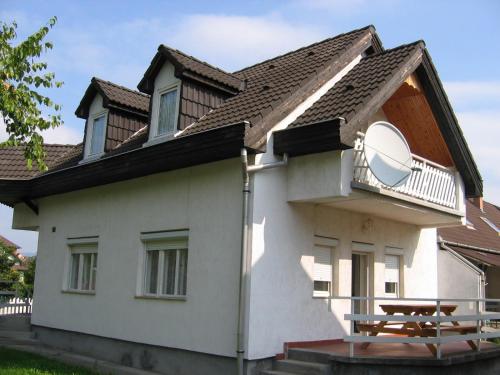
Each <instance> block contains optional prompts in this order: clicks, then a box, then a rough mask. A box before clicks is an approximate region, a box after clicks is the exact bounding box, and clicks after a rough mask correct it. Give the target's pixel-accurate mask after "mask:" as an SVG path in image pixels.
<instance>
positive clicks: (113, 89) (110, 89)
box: [92, 77, 149, 113]
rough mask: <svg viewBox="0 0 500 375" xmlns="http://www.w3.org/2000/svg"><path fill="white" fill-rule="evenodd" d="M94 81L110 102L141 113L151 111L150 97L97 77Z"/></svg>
mask: <svg viewBox="0 0 500 375" xmlns="http://www.w3.org/2000/svg"><path fill="white" fill-rule="evenodd" d="M92 81H93V82H95V83H96V84H97V85H98V86H99V87H100V88H101V89H102V91H103V93H104V95H105V96H106V97H107V98H108V99H109V100H110V101H112V102H114V103H117V104H120V105H123V106H125V107H129V108H132V109H137V110H139V111H141V112H145V113H147V112H148V111H149V95H147V94H144V93H142V92H139V91H135V90H131V89H129V88H127V87H124V86H120V85H117V84H116V83H113V82H109V81H105V80H102V79H100V78H96V77H94V78H92Z"/></svg>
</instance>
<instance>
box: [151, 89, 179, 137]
mask: <svg viewBox="0 0 500 375" xmlns="http://www.w3.org/2000/svg"><path fill="white" fill-rule="evenodd" d="M177 91H178V90H177V87H173V88H170V89H167V90H164V91H162V92H160V105H159V112H158V128H157V129H156V136H157V137H159V136H164V135H169V134H173V133H175V131H176V128H177V126H176V122H177V121H176V120H177Z"/></svg>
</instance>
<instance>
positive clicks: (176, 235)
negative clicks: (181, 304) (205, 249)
mask: <svg viewBox="0 0 500 375" xmlns="http://www.w3.org/2000/svg"><path fill="white" fill-rule="evenodd" d="M185 233H186V232H185V231H176V232H163V235H164V236H166V238H152V239H146V240H144V237H150V236H148V234H145V235H143V240H144V244H145V258H144V282H143V288H142V292H143V294H144V295H146V296H156V297H183V296H185V295H186V291H187V264H188V243H187V236H185ZM161 236H162V234H161V233H160V234H158V233H154V237H161Z"/></svg>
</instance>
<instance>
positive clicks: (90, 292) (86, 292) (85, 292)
mask: <svg viewBox="0 0 500 375" xmlns="http://www.w3.org/2000/svg"><path fill="white" fill-rule="evenodd" d="M61 293H67V294H83V295H88V296H95V290H77V289H63V290H61Z"/></svg>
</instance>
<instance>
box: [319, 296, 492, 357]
mask: <svg viewBox="0 0 500 375" xmlns="http://www.w3.org/2000/svg"><path fill="white" fill-rule="evenodd" d="M328 299H329V307H330V308H331V303H332V301H333V300H348V301H350V306H351V308H350V312H349V313H347V314H345V315H344V319H345V320H346V321H349V323H350V329H349V334H348V335H346V336H345V337H344V341H346V342H348V343H349V355H350V356H351V357H353V356H354V343H404V344H430V345H435V348H436V357H437V358H438V359H440V358H441V345H442V344H447V343H451V342H459V341H467V342H475V346H476V350H477V351H480V350H481V340H486V339H492V338H499V337H500V330H497V329H492V328H491V327H488V328H485V327H487V326H488V324H486V323H488V322H489V321H493V320H499V319H500V312H491V311H485V306H490V305H491V304H498V303H500V299H481V298H479V299H478V298H462V299H448V298H439V299H432V298H388V297H329V298H328ZM375 301H381V302H382V303H383V304H389V305H398V304H400V305H404V304H408V303H410V302H411V303H415V302H417V303H418V304H419V305H433V306H435V308H436V312H435V314H434V315H387V314H384V313H382V312H378V310H380V309H378V308H377V306H376V304H375V303H374V302H375ZM361 304H362V305H364V306H367V307H368V308H367V309H366V310H367V311H374V312H373V313H368V312H366V313H360V312H359V308H357V307H358V306H360V305H361ZM449 304H457V306H458V308H457V314H453V315H445V314H444V312H443V311H442V310H444V306H445V305H449ZM459 304H462V306H460V305H459ZM461 307H462V308H461ZM356 310H358V311H356ZM461 310H462V311H461ZM463 310H466V311H465V312H464V311H463ZM360 322H361V323H363V324H366V323H372V324H377V323H379V322H390V323H391V324H392V325H395V324H399V323H400V325H405V324H407V323H412V322H415V323H418V324H420V325H425V327H432V330H433V331H434V334H433V335H422V336H416V335H411V334H410V335H387V334H379V335H369V336H368V335H366V334H362V333H356V332H355V326H356V324H359V323H360ZM458 322H467V323H468V324H469V328H470V325H472V326H473V327H475V329H472V330H471V329H467V330H464V332H465V331H467V332H466V333H463V332H460V330H459V329H458V330H456V331H454V332H449V331H448V330H447V329H446V328H447V327H448V326H447V325H446V324H448V325H449V324H450V323H452V324H453V325H454V327H455V328H456V327H457V326H458V325H459V324H458ZM471 323H472V324H471ZM443 324H444V325H443Z"/></svg>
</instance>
